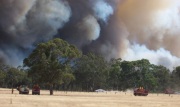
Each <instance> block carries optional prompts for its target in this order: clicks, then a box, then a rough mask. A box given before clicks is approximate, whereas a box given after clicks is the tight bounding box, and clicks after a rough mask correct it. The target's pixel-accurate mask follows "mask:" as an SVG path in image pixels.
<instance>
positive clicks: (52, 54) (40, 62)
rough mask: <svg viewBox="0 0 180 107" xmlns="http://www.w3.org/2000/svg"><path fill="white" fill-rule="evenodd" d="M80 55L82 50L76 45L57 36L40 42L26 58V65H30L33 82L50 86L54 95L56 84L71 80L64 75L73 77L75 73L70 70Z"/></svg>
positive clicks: (29, 73) (29, 72)
mask: <svg viewBox="0 0 180 107" xmlns="http://www.w3.org/2000/svg"><path fill="white" fill-rule="evenodd" d="M80 56H81V52H80V51H79V50H78V49H77V48H76V47H75V46H73V45H70V44H69V43H67V42H66V41H64V40H62V39H58V38H56V39H53V40H50V41H48V42H45V43H40V44H38V45H37V46H36V48H35V49H34V50H33V52H32V53H31V54H30V55H29V56H28V57H27V58H25V59H24V66H26V67H28V69H29V71H28V75H29V76H30V77H31V78H32V80H33V82H36V83H45V84H48V85H49V86H50V95H52V94H53V85H54V84H62V83H63V82H66V81H65V80H68V81H69V79H64V78H63V77H64V75H65V76H66V77H67V78H68V77H70V78H72V76H73V75H72V74H71V73H70V72H69V71H70V70H71V66H72V65H73V61H74V60H75V59H76V58H78V57H80ZM68 73H70V74H68ZM67 74H68V76H67ZM69 75H71V76H69ZM70 80H73V79H70Z"/></svg>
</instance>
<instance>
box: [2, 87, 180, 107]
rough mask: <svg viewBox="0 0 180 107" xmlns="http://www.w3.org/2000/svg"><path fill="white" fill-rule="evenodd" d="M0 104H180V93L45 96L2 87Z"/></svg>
mask: <svg viewBox="0 0 180 107" xmlns="http://www.w3.org/2000/svg"><path fill="white" fill-rule="evenodd" d="M0 107H180V95H175V94H174V95H166V94H149V95H148V96H146V97H144V96H133V93H131V92H127V93H124V92H117V93H115V92H107V93H106V92H105V93H96V92H91V93H85V92H67V93H66V92H61V91H54V95H53V96H50V95H49V91H41V95H31V92H30V94H29V95H19V94H18V91H17V90H15V91H14V94H11V90H10V89H0Z"/></svg>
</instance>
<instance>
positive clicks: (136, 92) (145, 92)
mask: <svg viewBox="0 0 180 107" xmlns="http://www.w3.org/2000/svg"><path fill="white" fill-rule="evenodd" d="M134 95H135V96H147V95H148V90H146V89H144V88H143V87H140V88H135V89H134Z"/></svg>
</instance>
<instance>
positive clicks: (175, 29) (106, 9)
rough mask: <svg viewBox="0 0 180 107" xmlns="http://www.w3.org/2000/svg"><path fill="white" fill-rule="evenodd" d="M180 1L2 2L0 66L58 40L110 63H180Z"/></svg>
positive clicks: (0, 9)
mask: <svg viewBox="0 0 180 107" xmlns="http://www.w3.org/2000/svg"><path fill="white" fill-rule="evenodd" d="M179 6H180V2H179V0H1V1H0V62H4V63H6V64H11V65H14V66H16V65H19V64H21V63H22V60H23V59H24V58H25V57H27V55H28V54H29V53H30V52H31V51H32V49H33V48H34V45H36V44H37V43H40V42H43V41H48V40H50V39H52V38H55V37H58V38H62V39H64V40H66V41H68V42H69V43H71V44H74V45H76V46H77V47H78V48H79V49H80V50H81V51H82V52H83V53H87V52H95V53H97V54H101V55H103V56H104V57H105V58H106V59H107V60H110V59H111V58H119V57H121V58H122V59H125V60H137V59H141V58H146V59H149V60H150V62H151V63H154V64H158V65H159V64H161V65H164V66H166V67H168V68H170V69H172V68H173V67H174V66H178V63H179V62H180V58H179V57H180V51H179V47H178V46H179V45H180V36H179V34H180V30H179V29H180V7H179Z"/></svg>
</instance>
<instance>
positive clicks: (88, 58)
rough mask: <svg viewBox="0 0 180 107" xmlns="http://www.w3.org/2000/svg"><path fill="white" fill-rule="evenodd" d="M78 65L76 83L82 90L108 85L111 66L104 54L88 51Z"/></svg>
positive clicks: (75, 73) (91, 89)
mask: <svg viewBox="0 0 180 107" xmlns="http://www.w3.org/2000/svg"><path fill="white" fill-rule="evenodd" d="M76 65H77V66H76V70H75V72H74V75H75V77H76V84H77V86H78V87H81V89H82V90H86V91H93V90H95V89H96V88H104V87H106V85H107V84H106V83H107V78H108V69H109V66H108V62H107V61H106V60H105V59H104V58H103V57H102V56H99V55H95V54H93V53H88V54H87V55H83V56H82V57H81V58H80V59H79V60H78V62H77V63H76Z"/></svg>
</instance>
